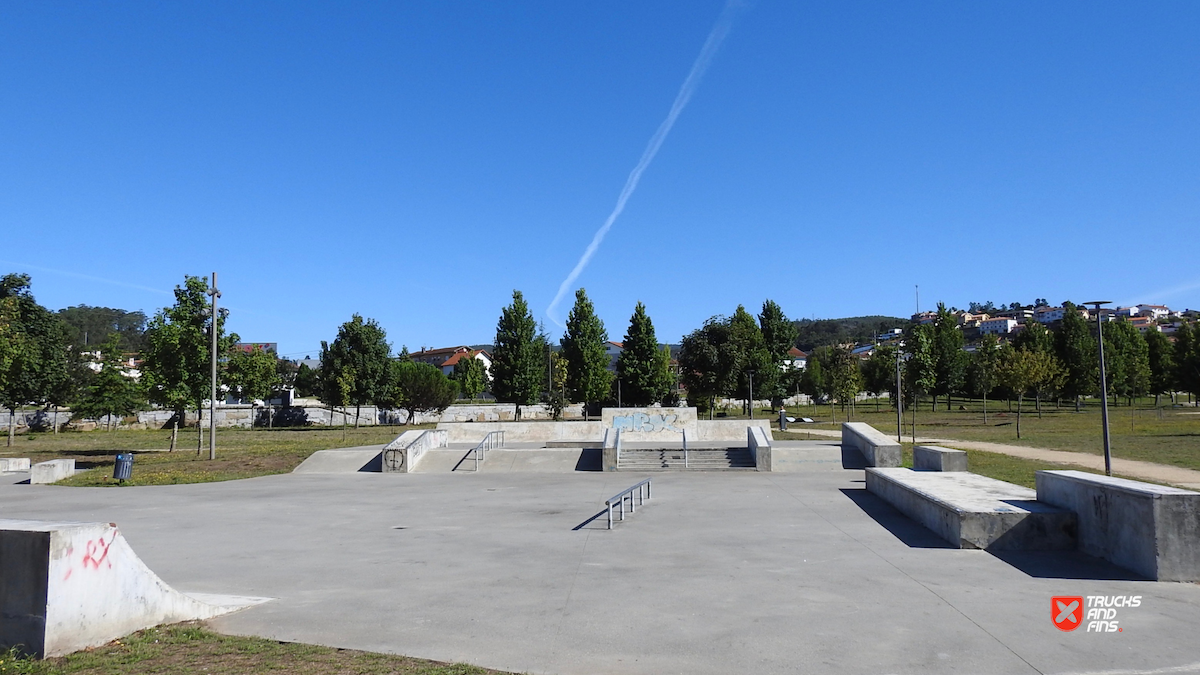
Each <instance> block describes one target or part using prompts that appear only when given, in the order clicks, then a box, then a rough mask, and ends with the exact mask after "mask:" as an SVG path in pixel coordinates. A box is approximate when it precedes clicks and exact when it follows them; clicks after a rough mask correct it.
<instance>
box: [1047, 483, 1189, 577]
mask: <svg viewBox="0 0 1200 675" xmlns="http://www.w3.org/2000/svg"><path fill="white" fill-rule="evenodd" d="M1036 480H1037V498H1038V500H1039V501H1042V502H1046V503H1047V504H1054V505H1055V506H1059V507H1062V508H1064V509H1069V510H1071V511H1074V512H1075V514H1076V515H1077V517H1078V519H1079V549H1080V550H1081V551H1083V552H1084V553H1087V554H1088V555H1093V556H1096V557H1098V558H1103V559H1105V560H1108V561H1109V562H1112V563H1114V564H1116V565H1120V566H1121V567H1125V568H1128V569H1131V570H1133V571H1135V572H1137V573H1139V574H1142V575H1144V576H1146V577H1149V578H1151V579H1157V580H1159V581H1200V492H1192V491H1190V490H1180V489H1178V488H1170V487H1164V486H1161V485H1152V484H1150V483H1142V482H1139V481H1134V480H1126V479H1124V478H1110V477H1108V476H1102V475H1099V474H1093V473H1087V472H1084V471H1038V472H1037V478H1036Z"/></svg>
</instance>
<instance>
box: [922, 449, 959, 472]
mask: <svg viewBox="0 0 1200 675" xmlns="http://www.w3.org/2000/svg"><path fill="white" fill-rule="evenodd" d="M913 470H914V471H966V470H967V453H965V452H963V451H962V450H952V449H950V448H943V447H939V446H936V445H915V446H913Z"/></svg>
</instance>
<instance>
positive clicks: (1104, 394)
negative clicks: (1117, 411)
mask: <svg viewBox="0 0 1200 675" xmlns="http://www.w3.org/2000/svg"><path fill="white" fill-rule="evenodd" d="M1109 302H1110V301H1109V300H1094V301H1092V302H1085V303H1083V304H1085V305H1095V308H1096V340H1097V342H1098V343H1099V348H1100V417H1101V419H1102V420H1103V423H1104V474H1105V475H1106V476H1111V475H1112V442H1111V441H1110V439H1109V437H1108V378H1107V377H1106V376H1105V374H1104V322H1103V321H1101V313H1100V306H1101V305H1107V304H1108V303H1109Z"/></svg>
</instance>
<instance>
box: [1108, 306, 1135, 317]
mask: <svg viewBox="0 0 1200 675" xmlns="http://www.w3.org/2000/svg"><path fill="white" fill-rule="evenodd" d="M1138 313H1139V312H1138V308H1137V307H1118V308H1117V309H1116V310H1114V311H1113V314H1114V315H1115V316H1123V317H1126V318H1128V317H1132V316H1138Z"/></svg>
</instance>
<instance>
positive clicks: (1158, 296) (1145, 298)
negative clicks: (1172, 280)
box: [1118, 279, 1200, 307]
mask: <svg viewBox="0 0 1200 675" xmlns="http://www.w3.org/2000/svg"><path fill="white" fill-rule="evenodd" d="M1197 288H1200V279H1194V280H1192V281H1190V282H1188V283H1184V284H1180V285H1179V286H1174V287H1172V288H1160V289H1158V290H1157V291H1154V292H1152V293H1143V294H1142V296H1141V299H1139V300H1136V301H1135V300H1128V301H1123V302H1120V303H1118V306H1121V307H1124V306H1128V305H1134V304H1136V303H1138V302H1161V301H1163V300H1165V299H1167V298H1169V297H1171V296H1174V295H1179V294H1180V293H1184V292H1186V291H1191V290H1195V289H1197Z"/></svg>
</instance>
